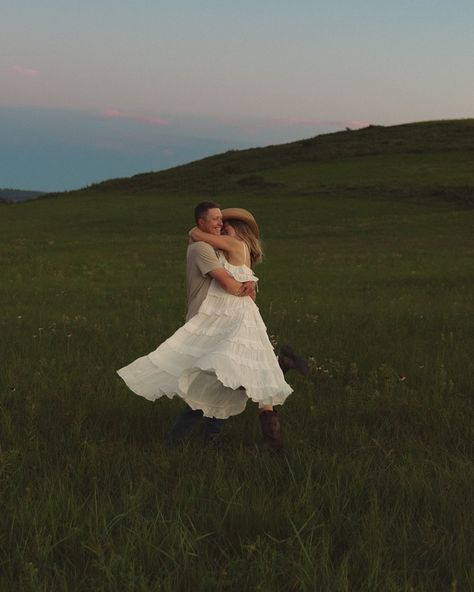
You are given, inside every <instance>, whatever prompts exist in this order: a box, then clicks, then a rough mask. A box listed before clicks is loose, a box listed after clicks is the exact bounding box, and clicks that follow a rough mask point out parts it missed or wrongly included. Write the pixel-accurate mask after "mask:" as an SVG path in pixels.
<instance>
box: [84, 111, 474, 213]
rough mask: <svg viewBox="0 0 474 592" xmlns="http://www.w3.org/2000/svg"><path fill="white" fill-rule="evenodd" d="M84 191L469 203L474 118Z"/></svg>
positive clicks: (473, 182) (264, 152)
mask: <svg viewBox="0 0 474 592" xmlns="http://www.w3.org/2000/svg"><path fill="white" fill-rule="evenodd" d="M85 190H86V191H93V192H96V191H97V192H115V191H119V192H127V193H129V192H132V193H137V192H140V193H142V192H153V193H162V192H166V193H170V192H177V193H187V192H193V193H206V194H209V193H212V194H216V193H223V192H231V193H235V192H239V193H242V192H244V193H258V194H265V195H273V194H294V193H298V194H311V193H315V192H317V193H318V194H321V193H325V194H332V193H338V194H340V193H341V192H343V193H348V192H349V193H352V194H357V193H363V194H367V192H368V191H369V192H372V191H377V193H378V194H384V195H392V194H393V195H397V196H399V197H404V196H409V197H413V196H418V197H423V196H435V197H442V198H447V199H455V200H462V201H464V202H466V203H474V119H464V120H446V121H433V122H423V123H411V124H404V125H397V126H391V127H383V126H369V127H367V128H364V129H361V130H357V131H351V130H346V131H342V132H337V133H332V134H325V135H320V136H316V137H314V138H308V139H304V140H300V141H297V142H292V143H288V144H280V145H274V146H268V147H265V148H251V149H247V150H230V151H228V152H225V153H222V154H217V155H215V156H212V157H208V158H204V159H202V160H198V161H195V162H191V163H189V164H186V165H182V166H178V167H174V168H171V169H167V170H165V171H160V172H149V173H143V174H139V175H134V176H133V177H129V178H121V179H111V180H108V181H104V182H102V183H98V184H95V185H93V186H91V187H88V188H86V189H85ZM82 191H84V190H82Z"/></svg>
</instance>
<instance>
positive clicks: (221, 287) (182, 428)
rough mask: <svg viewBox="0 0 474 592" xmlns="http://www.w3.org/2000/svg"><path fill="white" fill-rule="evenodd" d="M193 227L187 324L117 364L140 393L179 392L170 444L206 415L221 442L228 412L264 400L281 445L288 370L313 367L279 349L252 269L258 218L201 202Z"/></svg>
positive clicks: (266, 424)
mask: <svg viewBox="0 0 474 592" xmlns="http://www.w3.org/2000/svg"><path fill="white" fill-rule="evenodd" d="M194 214H195V221H196V226H195V227H194V228H193V229H192V230H191V231H190V232H189V237H190V238H189V240H190V244H189V246H188V252H187V263H186V287H187V300H188V312H187V315H186V323H185V324H184V325H183V326H182V327H180V328H179V329H178V330H177V331H176V332H175V333H174V334H173V335H172V336H171V337H170V338H169V339H167V340H166V341H164V342H163V343H162V344H161V345H160V346H159V347H158V348H157V349H156V350H155V351H153V352H151V353H150V354H148V355H146V356H143V357H141V358H138V359H137V360H135V361H134V362H132V363H131V364H129V365H128V366H125V367H124V368H121V369H120V370H118V374H119V376H121V378H122V379H123V380H124V381H125V383H126V384H127V386H128V387H129V388H130V389H131V390H132V391H133V392H134V393H136V394H138V395H141V396H143V397H145V398H147V399H149V400H151V401H154V400H155V399H158V398H160V397H162V396H167V397H169V398H172V397H174V396H175V395H178V396H179V397H181V398H182V399H183V400H184V401H185V402H186V404H187V406H186V409H185V411H184V412H183V413H181V414H180V415H179V416H178V417H177V419H176V421H175V424H174V426H173V427H172V429H171V430H170V432H169V433H168V434H167V443H168V444H169V445H174V444H176V443H178V442H180V441H182V440H185V439H186V438H187V437H188V436H189V434H190V433H191V431H192V429H193V427H194V426H195V424H196V423H197V422H198V421H200V420H201V418H204V424H205V425H204V430H205V434H206V437H207V438H208V439H209V440H210V441H211V442H215V443H218V442H219V438H220V435H221V431H222V428H223V424H224V421H225V419H227V418H228V417H230V416H232V415H237V414H239V413H241V412H242V411H243V410H244V409H245V406H246V403H247V401H248V400H249V399H251V400H252V401H254V402H255V403H257V405H258V412H259V418H260V423H261V428H262V435H263V442H264V445H265V447H267V448H269V449H271V450H280V449H281V448H282V445H283V442H282V433H281V426H280V420H279V417H278V414H277V412H276V411H275V409H274V408H273V407H274V405H281V404H283V403H284V401H285V400H286V398H287V397H288V395H290V393H291V392H292V389H291V387H290V386H289V385H288V384H287V383H286V381H285V378H284V373H285V372H287V371H288V370H290V369H296V370H298V371H299V372H301V373H302V374H306V373H307V366H306V363H305V361H304V360H303V359H302V358H299V357H298V356H296V355H295V354H294V352H293V350H292V349H291V347H289V346H284V347H283V348H282V349H281V350H280V353H279V355H278V357H277V356H275V353H274V351H273V347H272V344H271V343H270V340H269V338H268V335H267V331H266V327H265V324H264V322H263V320H262V318H261V316H260V312H259V310H258V307H257V305H256V304H255V299H256V283H257V281H258V278H257V277H256V276H255V275H254V273H253V269H254V267H255V265H256V264H257V263H259V262H260V261H261V260H262V249H261V246H260V241H259V229H258V225H257V223H256V221H255V218H254V217H253V216H252V214H251V213H250V212H248V211H247V210H244V209H242V208H228V209H224V210H221V209H220V207H219V206H218V205H217V204H216V203H214V202H210V201H209V202H202V203H200V204H198V205H197V206H196V208H195V211H194Z"/></svg>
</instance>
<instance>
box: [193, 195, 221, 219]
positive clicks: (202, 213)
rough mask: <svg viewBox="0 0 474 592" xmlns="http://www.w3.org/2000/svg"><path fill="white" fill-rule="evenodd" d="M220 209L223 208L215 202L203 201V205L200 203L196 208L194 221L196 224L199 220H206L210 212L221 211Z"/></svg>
mask: <svg viewBox="0 0 474 592" xmlns="http://www.w3.org/2000/svg"><path fill="white" fill-rule="evenodd" d="M220 207H221V206H220V205H219V204H216V203H215V202H213V201H202V202H201V203H199V204H198V205H197V206H196V207H195V208H194V219H195V220H196V224H197V221H198V220H199V218H205V217H206V216H207V212H208V210H212V208H219V209H220Z"/></svg>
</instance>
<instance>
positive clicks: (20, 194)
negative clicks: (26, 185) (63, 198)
mask: <svg viewBox="0 0 474 592" xmlns="http://www.w3.org/2000/svg"><path fill="white" fill-rule="evenodd" d="M42 195H46V192H45V191H25V190H23V189H1V188H0V203H16V202H18V201H27V200H30V199H36V198H37V197H40V196H42Z"/></svg>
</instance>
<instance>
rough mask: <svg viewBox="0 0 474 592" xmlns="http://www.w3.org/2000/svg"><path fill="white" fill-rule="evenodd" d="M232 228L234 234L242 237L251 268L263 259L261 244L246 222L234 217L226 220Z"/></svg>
mask: <svg viewBox="0 0 474 592" xmlns="http://www.w3.org/2000/svg"><path fill="white" fill-rule="evenodd" d="M226 222H229V224H230V225H231V226H232V228H234V230H235V234H236V235H237V236H238V237H239V238H240V239H242V240H243V241H244V242H245V244H246V245H247V247H248V248H249V252H250V266H251V267H252V269H253V268H254V267H255V266H256V265H257V263H261V262H262V259H263V251H262V245H261V244H260V241H259V239H258V238H257V237H256V235H255V233H254V232H253V230H252V229H251V228H250V226H249V225H248V224H246V223H245V222H243V221H242V220H237V219H236V218H229V219H228V220H226Z"/></svg>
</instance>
